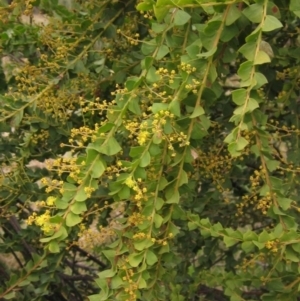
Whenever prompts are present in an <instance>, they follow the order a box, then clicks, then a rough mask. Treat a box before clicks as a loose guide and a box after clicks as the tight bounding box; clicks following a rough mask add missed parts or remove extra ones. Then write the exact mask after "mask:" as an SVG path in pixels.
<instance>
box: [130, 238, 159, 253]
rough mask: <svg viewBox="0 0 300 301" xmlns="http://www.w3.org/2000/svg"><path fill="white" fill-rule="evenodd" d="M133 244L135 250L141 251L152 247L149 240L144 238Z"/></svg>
mask: <svg viewBox="0 0 300 301" xmlns="http://www.w3.org/2000/svg"><path fill="white" fill-rule="evenodd" d="M133 244H134V247H135V249H136V250H138V251H142V250H145V249H148V248H150V247H151V246H153V244H154V243H153V242H152V240H151V239H148V238H146V239H143V240H140V241H135V242H134V243H133Z"/></svg>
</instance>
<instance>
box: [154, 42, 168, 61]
mask: <svg viewBox="0 0 300 301" xmlns="http://www.w3.org/2000/svg"><path fill="white" fill-rule="evenodd" d="M169 52H170V49H169V47H168V46H166V45H161V46H160V47H159V48H158V51H157V53H156V56H155V58H156V60H161V59H162V58H163V57H165V56H166V55H167V54H168V53H169Z"/></svg>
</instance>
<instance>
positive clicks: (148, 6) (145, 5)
mask: <svg viewBox="0 0 300 301" xmlns="http://www.w3.org/2000/svg"><path fill="white" fill-rule="evenodd" d="M136 9H137V10H139V11H149V10H152V9H153V3H152V2H141V3H138V4H137V6H136Z"/></svg>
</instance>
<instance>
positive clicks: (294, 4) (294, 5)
mask: <svg viewBox="0 0 300 301" xmlns="http://www.w3.org/2000/svg"><path fill="white" fill-rule="evenodd" d="M290 11H292V12H293V13H294V14H295V15H296V16H298V17H300V2H299V1H298V0H291V1H290Z"/></svg>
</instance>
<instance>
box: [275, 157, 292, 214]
mask: <svg viewBox="0 0 300 301" xmlns="http://www.w3.org/2000/svg"><path fill="white" fill-rule="evenodd" d="M276 162H277V161H276ZM277 202H278V204H279V206H280V207H281V208H282V209H283V210H288V209H289V208H290V207H291V204H292V202H293V200H291V199H288V198H284V197H278V198H277Z"/></svg>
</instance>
